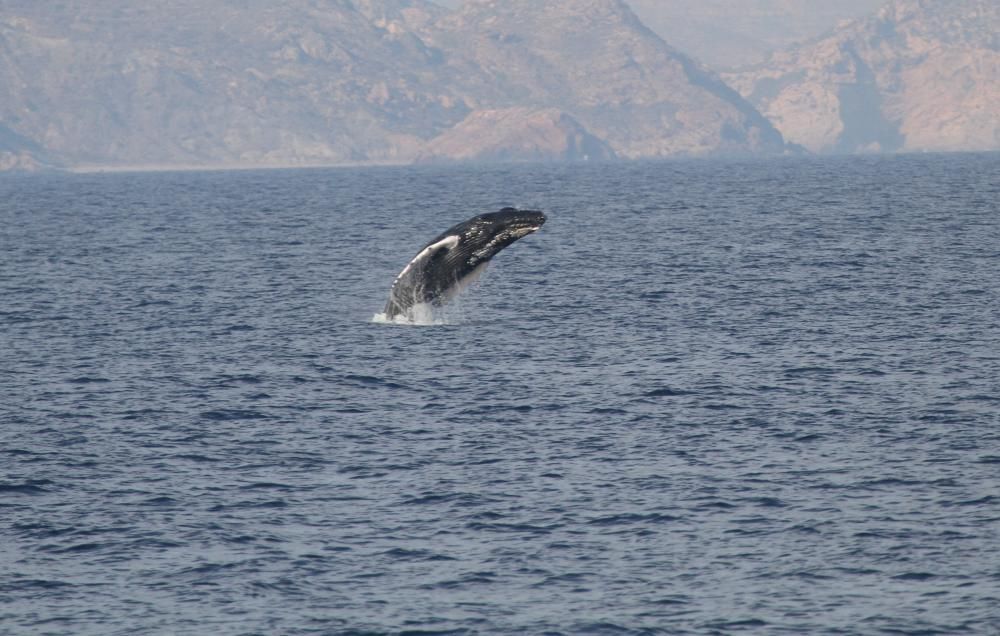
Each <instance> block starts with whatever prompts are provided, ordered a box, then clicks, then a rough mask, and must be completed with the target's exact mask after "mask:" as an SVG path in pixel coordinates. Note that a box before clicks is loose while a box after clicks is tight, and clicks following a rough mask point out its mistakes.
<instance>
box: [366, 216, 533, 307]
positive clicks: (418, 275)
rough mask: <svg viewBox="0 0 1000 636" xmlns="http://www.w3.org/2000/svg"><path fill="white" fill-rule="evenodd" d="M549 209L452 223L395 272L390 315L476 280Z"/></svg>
mask: <svg viewBox="0 0 1000 636" xmlns="http://www.w3.org/2000/svg"><path fill="white" fill-rule="evenodd" d="M543 223H545V215H544V214H542V213H541V212H536V211H533V210H518V209H515V208H504V209H502V210H500V211H499V212H491V213H489V214H480V215H479V216H474V217H472V218H471V219H469V220H468V221H463V222H462V223H459V224H458V225H456V226H454V227H451V228H449V229H447V230H445V231H444V232H442V233H441V234H440V235H438V236H437V237H436V238H434V240H432V241H431V242H430V243H428V244H427V245H425V246H424V247H423V248H421V250H420V252H418V253H417V255H416V256H415V257H414V258H413V260H411V261H410V262H409V263H408V264H407V265H406V267H404V268H403V271H402V272H400V273H399V276H397V277H396V280H395V282H393V284H392V289H391V290H390V291H389V300H388V302H386V304H385V311H384V314H385V317H386V318H387V319H389V320H392V319H393V318H396V317H398V316H401V315H405V314H406V313H407V312H408V311H410V310H411V309H412V308H413V307H414V306H415V305H418V304H421V303H426V304H429V305H432V306H441V305H443V304H444V303H446V302H448V301H449V300H451V299H452V298H453V297H454V296H455V295H456V294H458V292H460V291H461V290H462V289H463V288H464V287H466V286H467V285H468V284H469V283H471V282H472V281H474V280H475V279H476V278H477V277H478V276H479V274H481V273H482V271H483V270H484V269H485V268H486V265H488V264H489V262H490V259H491V258H493V257H494V256H496V255H497V253H498V252H500V250H502V249H503V248H505V247H507V246H508V245H510V244H511V243H513V242H514V241H516V240H517V239H519V238H521V237H522V236H527V235H528V234H531V233H532V232H535V231H537V230H538V228H540V227H542V224H543Z"/></svg>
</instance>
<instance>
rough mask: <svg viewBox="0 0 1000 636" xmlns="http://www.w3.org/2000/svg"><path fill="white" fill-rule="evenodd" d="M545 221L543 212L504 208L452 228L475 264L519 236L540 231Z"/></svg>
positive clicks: (490, 256)
mask: <svg viewBox="0 0 1000 636" xmlns="http://www.w3.org/2000/svg"><path fill="white" fill-rule="evenodd" d="M544 224H545V215H544V214H542V213H541V212H538V211H535V210H518V209H516V208H504V209H502V210H500V211H499V212H490V213H488V214H480V215H479V216H474V217H472V218H471V219H469V220H468V221H466V222H465V223H461V224H459V225H457V226H455V227H454V228H452V229H451V230H449V232H450V233H453V235H454V236H457V237H458V238H459V243H458V245H457V246H456V247H457V248H460V249H462V251H467V252H468V258H467V259H466V260H467V263H468V264H469V265H470V266H472V267H475V266H476V265H478V264H480V263H483V262H486V261H488V260H490V259H491V258H493V257H494V256H496V255H497V253H499V252H500V250H502V249H504V248H505V247H507V246H509V245H510V244H511V243H513V242H514V241H516V240H518V239H519V238H522V237H525V236H527V235H528V234H531V233H532V232H537V231H538V229H539V228H541V227H542V225H544Z"/></svg>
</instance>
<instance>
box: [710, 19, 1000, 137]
mask: <svg viewBox="0 0 1000 636" xmlns="http://www.w3.org/2000/svg"><path fill="white" fill-rule="evenodd" d="M725 78H726V79H727V81H728V82H729V83H730V84H731V85H732V86H734V87H735V88H737V89H738V90H739V91H740V92H741V93H742V94H743V95H744V96H745V97H746V98H747V99H748V100H749V101H750V102H751V103H753V104H754V105H755V106H757V108H758V109H759V110H760V111H761V112H763V113H764V114H765V115H767V117H768V118H769V119H770V120H771V121H772V122H773V123H774V124H775V125H776V126H777V127H778V129H779V130H781V132H782V133H783V134H784V136H785V138H786V139H788V140H789V141H791V142H794V143H797V144H801V145H802V146H805V147H806V148H808V149H809V150H812V151H815V152H877V151H922V150H933V151H950V150H994V149H998V148H1000V2H997V0H893V1H891V2H889V3H888V4H886V5H885V6H884V7H883V8H882V9H880V10H879V11H878V12H877V13H876V14H875V15H873V16H871V17H868V18H864V19H859V20H855V21H852V22H849V23H847V24H844V25H842V26H841V27H840V28H838V29H837V30H836V31H834V32H833V33H832V34H830V35H828V36H826V37H823V38H820V39H818V40H815V41H812V42H809V43H806V44H803V45H801V46H796V47H793V48H791V49H789V50H786V51H783V52H781V53H777V54H775V55H773V56H772V57H771V58H770V59H769V60H768V61H767V62H765V63H764V64H761V65H760V66H757V67H752V68H748V69H745V70H742V71H739V72H734V73H731V74H726V75H725Z"/></svg>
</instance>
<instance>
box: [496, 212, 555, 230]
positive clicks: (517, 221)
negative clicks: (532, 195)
mask: <svg viewBox="0 0 1000 636" xmlns="http://www.w3.org/2000/svg"><path fill="white" fill-rule="evenodd" d="M514 214H515V215H516V216H514V218H512V219H510V220H507V221H505V222H504V230H506V231H507V232H510V233H511V234H515V235H516V236H518V237H521V236H526V235H528V234H531V233H532V232H537V231H538V230H539V229H541V227H542V226H543V225H545V221H546V220H547V219H546V218H545V215H544V214H543V213H541V212H536V211H534V210H517V211H515V212H514Z"/></svg>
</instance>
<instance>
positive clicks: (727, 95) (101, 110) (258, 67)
mask: <svg viewBox="0 0 1000 636" xmlns="http://www.w3.org/2000/svg"><path fill="white" fill-rule="evenodd" d="M0 44H2V46H0V123H2V124H3V125H5V126H7V127H9V129H10V130H12V131H13V132H15V133H16V134H17V135H19V136H20V137H22V138H24V139H28V140H30V141H31V142H32V143H34V144H36V145H37V147H38V148H40V149H44V150H45V151H47V152H49V153H51V155H52V156H54V157H57V158H59V159H60V160H62V161H65V162H66V163H67V164H68V165H70V166H81V165H89V166H109V165H118V166H136V165H143V166H164V167H169V166H177V165H188V166H219V165H233V166H267V165H313V164H322V165H329V164H342V163H406V162H412V161H416V160H422V159H425V158H427V157H429V156H441V155H442V153H443V154H444V155H445V156H449V157H466V156H469V157H480V156H483V155H484V154H485V155H492V156H502V155H503V154H504V153H505V152H507V151H501V150H500V148H501V147H502V146H503V145H504V144H505V143H506V144H507V146H508V150H512V149H513V148H514V147H523V148H527V147H531V146H532V144H534V146H536V147H537V149H538V154H539V155H540V156H545V157H568V158H571V159H573V158H577V157H578V156H579V155H588V156H591V155H593V154H595V153H596V154H597V155H600V156H601V157H608V156H617V157H619V158H640V157H664V156H678V155H713V154H747V153H772V152H782V151H783V149H784V143H783V140H782V139H781V136H780V134H778V133H777V131H776V130H775V129H774V127H773V126H771V125H770V123H769V122H768V121H767V120H766V119H764V118H763V117H762V116H761V115H760V114H759V113H758V112H757V111H755V110H754V108H753V107H752V106H750V105H749V104H748V103H747V102H746V101H745V100H743V99H742V98H741V97H740V96H739V95H738V94H737V93H736V92H735V91H733V90H731V89H729V88H728V87H726V86H725V85H724V84H723V83H722V82H721V81H720V80H719V78H718V77H717V76H715V75H714V74H712V73H711V72H709V71H707V70H706V69H705V68H703V67H702V66H700V65H699V64H697V63H695V62H693V61H691V59H689V58H687V57H686V56H684V55H682V54H680V53H679V52H677V51H676V50H674V49H673V48H671V47H670V46H669V45H667V44H666V43H664V42H663V41H662V40H661V39H660V38H659V37H658V36H656V35H655V34H653V32H652V31H650V30H649V29H647V28H646V27H645V26H644V25H643V24H642V23H641V22H640V21H639V20H638V19H637V18H636V16H635V15H634V14H633V13H632V12H631V10H630V9H629V8H628V6H627V5H626V4H625V3H624V2H622V1H620V0H554V1H553V2H535V1H534V0H530V1H529V0H509V1H505V2H480V1H470V2H467V3H465V4H463V5H462V6H461V7H460V8H459V9H457V10H454V11H452V10H449V9H446V8H443V7H441V6H439V5H437V4H434V3H431V2H428V1H425V0H356V1H347V0H288V1H287V2H280V3H276V2H269V1H266V0H240V1H236V0H207V1H206V0H164V1H163V2H157V3H134V2H127V1H126V0H64V1H62V2H60V3H58V5H49V4H47V3H38V2H35V0H6V1H5V2H4V3H3V6H2V7H0ZM510 109H524V110H523V111H516V110H510ZM491 112H493V113H507V116H506V117H505V118H504V119H503V121H504V122H505V123H504V126H505V127H506V128H507V130H508V133H509V134H508V141H507V142H500V141H494V142H487V141H486V140H485V138H484V136H483V134H482V133H483V132H484V131H482V130H481V129H477V126H476V122H477V121H478V120H477V117H488V116H496V115H487V113H491ZM518 112H520V113H521V114H520V115H516V113H518ZM552 112H558V113H559V115H558V116H557V117H555V118H554V119H553V118H552V117H547V116H541V117H542V120H545V121H542V125H540V126H538V127H536V128H533V127H532V126H531V125H529V123H530V122H529V120H530V118H531V117H536V116H540V115H538V113H552ZM477 113H478V114H477ZM525 113H535V115H531V116H528V115H525ZM515 115H516V116H515ZM470 117H471V119H470ZM526 118H527V119H526ZM498 121H499V120H498ZM516 121H520V122H521V123H520V124H515V122H516ZM546 121H547V123H545V122H546ZM477 130H478V132H477ZM532 131H535V132H536V133H537V139H535V140H534V141H532V140H530V139H528V137H530V136H531V135H532V134H533V133H532ZM557 131H558V135H556V136H557V137H558V136H559V135H562V139H561V141H559V142H554V141H553V135H554V134H555V133H556V132H557ZM463 139H466V141H465V142H463ZM463 143H466V144H467V147H465V148H463V147H462V144H463ZM484 144H486V145H485V146H484ZM491 144H493V145H491ZM532 152H533V151H531V152H528V153H527V154H528V155H531V154H532ZM510 156H511V157H512V160H514V159H517V158H520V157H523V156H525V153H524V152H511V153H510Z"/></svg>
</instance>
